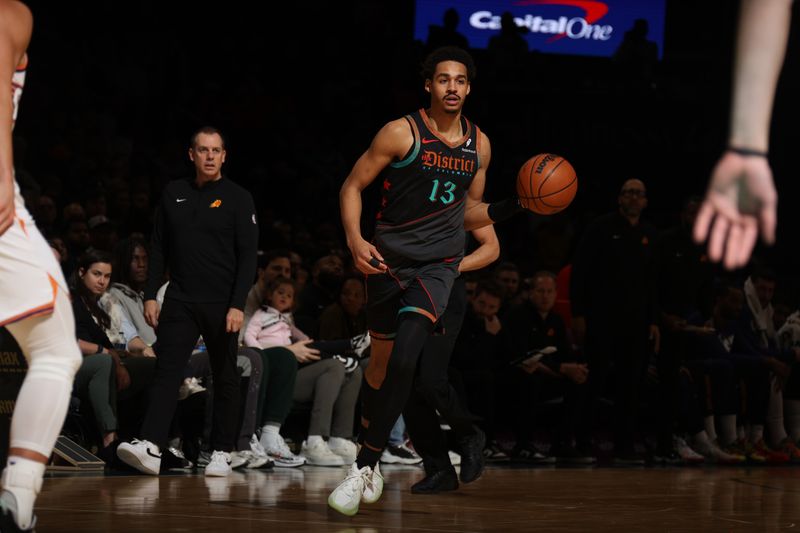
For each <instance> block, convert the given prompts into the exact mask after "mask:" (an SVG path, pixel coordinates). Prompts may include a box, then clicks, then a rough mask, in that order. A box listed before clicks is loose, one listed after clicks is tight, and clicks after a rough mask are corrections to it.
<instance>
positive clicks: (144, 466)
mask: <svg viewBox="0 0 800 533" xmlns="http://www.w3.org/2000/svg"><path fill="white" fill-rule="evenodd" d="M117 457H119V459H120V461H122V462H123V463H125V464H126V465H129V466H132V467H133V468H135V469H136V470H138V471H139V472H142V473H143V474H150V475H151V476H157V475H158V472H159V471H160V470H161V450H159V449H158V446H156V445H155V444H153V443H152V442H150V441H148V440H139V439H133V440H132V441H131V442H123V443H122V444H120V445H119V447H118V448H117Z"/></svg>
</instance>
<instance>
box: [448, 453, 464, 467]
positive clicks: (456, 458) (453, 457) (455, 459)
mask: <svg viewBox="0 0 800 533" xmlns="http://www.w3.org/2000/svg"><path fill="white" fill-rule="evenodd" d="M447 455H449V456H450V464H451V465H453V466H458V465H460V464H461V456H460V455H459V454H457V453H456V452H454V451H453V450H450V451H448V452H447Z"/></svg>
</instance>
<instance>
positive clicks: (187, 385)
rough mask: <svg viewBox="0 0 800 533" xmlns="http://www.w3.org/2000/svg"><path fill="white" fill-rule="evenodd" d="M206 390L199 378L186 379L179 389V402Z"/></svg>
mask: <svg viewBox="0 0 800 533" xmlns="http://www.w3.org/2000/svg"><path fill="white" fill-rule="evenodd" d="M204 390H206V388H205V387H203V386H202V385H200V382H199V381H197V378H186V379H184V380H183V383H181V386H180V388H179V389H178V401H181V400H185V399H186V398H188V397H189V396H191V395H192V394H196V393H198V392H203V391H204Z"/></svg>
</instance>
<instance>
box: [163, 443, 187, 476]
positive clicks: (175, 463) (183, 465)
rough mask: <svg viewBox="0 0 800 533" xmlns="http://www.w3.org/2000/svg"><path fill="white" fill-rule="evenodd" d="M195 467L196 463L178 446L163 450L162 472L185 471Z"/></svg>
mask: <svg viewBox="0 0 800 533" xmlns="http://www.w3.org/2000/svg"><path fill="white" fill-rule="evenodd" d="M192 468H194V464H193V463H192V462H191V461H190V460H188V459H187V458H186V457H185V456H184V455H183V452H181V451H180V450H178V449H177V448H167V449H166V450H164V451H162V452H161V473H162V474H163V473H165V472H169V471H170V470H182V471H185V472H188V471H190V470H191V469H192Z"/></svg>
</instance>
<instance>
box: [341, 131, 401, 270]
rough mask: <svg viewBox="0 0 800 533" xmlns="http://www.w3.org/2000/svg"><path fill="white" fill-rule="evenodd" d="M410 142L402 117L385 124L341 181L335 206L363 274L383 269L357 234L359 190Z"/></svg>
mask: <svg viewBox="0 0 800 533" xmlns="http://www.w3.org/2000/svg"><path fill="white" fill-rule="evenodd" d="M413 142H414V137H413V134H412V133H411V128H410V126H409V125H408V122H407V121H406V120H405V119H399V120H394V121H392V122H389V123H388V124H386V125H385V126H384V127H383V128H381V130H380V131H379V132H378V134H377V135H376V136H375V138H374V139H373V140H372V144H371V145H370V147H369V148H368V149H367V151H366V152H364V154H363V155H362V156H361V157H359V158H358V161H356V164H355V165H354V166H353V170H351V171H350V174H349V175H348V176H347V178H346V179H345V180H344V183H343V184H342V188H341V190H340V191H339V206H340V208H341V211H342V225H343V226H344V232H345V235H346V237H347V246H348V248H350V253H352V254H353V262H354V263H355V267H356V268H357V269H358V270H360V271H361V272H363V273H364V274H380V273H381V272H384V271H385V270H386V265H384V264H383V263H382V261H383V257H381V254H380V253H379V252H378V250H377V249H376V248H375V246H373V245H372V244H370V243H368V242H367V241H365V240H364V238H363V237H362V236H361V191H363V190H364V189H365V188H366V187H367V186H368V185H369V184H370V183H372V182H373V181H375V178H376V177H378V174H380V173H381V171H382V170H383V169H384V168H386V167H387V166H388V165H389V164H390V163H391V162H392V161H394V160H396V159H399V158H401V157H403V156H404V155H405V154H406V152H408V148H409V147H410V146H411V144H412V143H413ZM373 257H374V258H376V259H378V260H379V261H381V263H380V264H378V266H377V267H376V266H373V265H374V264H375V263H374V262H373V265H371V264H370V260H371V259H372V258H373Z"/></svg>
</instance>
